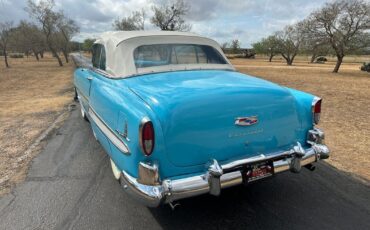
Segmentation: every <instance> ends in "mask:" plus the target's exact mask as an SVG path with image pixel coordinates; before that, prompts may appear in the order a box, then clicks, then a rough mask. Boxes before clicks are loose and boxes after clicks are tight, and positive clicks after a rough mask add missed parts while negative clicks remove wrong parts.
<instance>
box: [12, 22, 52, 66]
mask: <svg viewBox="0 0 370 230" xmlns="http://www.w3.org/2000/svg"><path fill="white" fill-rule="evenodd" d="M13 37H14V39H13V41H12V47H14V49H15V50H18V51H19V52H23V53H26V54H28V53H30V51H32V53H33V54H34V56H35V58H36V60H37V61H38V60H39V55H40V56H41V55H42V53H43V51H44V50H45V39H44V36H43V33H42V31H41V30H40V29H39V28H38V27H37V26H36V25H34V24H32V23H29V22H27V21H20V23H19V25H18V26H17V27H16V28H14V36H13Z"/></svg>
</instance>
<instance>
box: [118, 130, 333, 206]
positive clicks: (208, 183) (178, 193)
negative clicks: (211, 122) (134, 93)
mask: <svg viewBox="0 0 370 230" xmlns="http://www.w3.org/2000/svg"><path fill="white" fill-rule="evenodd" d="M318 131H321V130H318ZM320 134H323V133H322V132H321V133H320ZM322 137H323V136H322ZM317 140H319V141H320V142H321V141H322V140H321V138H318V139H316V141H317ZM309 143H310V144H311V147H310V148H307V149H304V148H302V146H301V145H300V144H299V143H297V145H296V146H294V147H293V148H292V149H291V150H288V151H284V152H279V153H274V154H269V155H263V154H261V155H259V156H255V157H250V158H245V159H240V160H236V161H231V162H227V163H225V164H219V163H218V162H217V161H216V160H214V159H213V160H212V161H211V162H210V163H209V164H208V165H207V167H206V170H205V172H204V173H203V174H200V175H196V176H189V177H185V178H182V179H176V180H163V181H162V182H161V183H159V182H158V183H157V184H155V183H151V184H154V185H145V184H142V183H140V182H141V181H148V180H147V178H134V177H132V176H130V175H129V174H127V173H126V172H124V171H123V172H122V174H121V185H122V186H123V188H124V189H125V190H126V191H127V192H128V193H129V194H131V195H132V196H133V197H134V198H136V199H137V200H139V201H140V202H142V203H144V205H146V206H149V207H156V206H158V205H160V204H163V203H170V202H172V201H176V200H179V199H183V198H187V197H192V196H197V195H201V194H205V193H210V194H212V195H216V196H217V195H219V194H220V192H221V189H223V188H228V187H231V186H235V185H239V184H242V182H243V176H242V173H241V167H242V166H245V165H249V164H255V163H258V162H264V161H272V162H273V165H274V173H275V174H276V173H280V172H284V171H289V170H290V171H292V172H296V173H298V172H299V171H300V170H301V167H302V166H312V164H313V163H315V162H317V161H319V160H320V159H326V158H328V157H329V149H328V147H327V146H326V145H324V144H318V143H314V142H311V141H309ZM139 167H141V169H139V171H140V170H141V171H142V172H144V173H143V174H142V175H143V176H142V177H145V176H147V175H151V176H152V177H153V176H156V177H157V176H158V168H157V167H153V166H150V165H149V166H148V165H145V164H143V163H141V164H140V165H139ZM143 167H145V169H150V170H152V171H150V172H149V173H145V169H143ZM153 170H155V171H153ZM139 174H140V173H139ZM139 177H140V175H139ZM143 179H144V180H143ZM145 179H146V180H145Z"/></svg>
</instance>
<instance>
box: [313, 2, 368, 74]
mask: <svg viewBox="0 0 370 230" xmlns="http://www.w3.org/2000/svg"><path fill="white" fill-rule="evenodd" d="M309 20H310V21H311V23H312V24H313V25H314V26H312V27H311V31H310V32H311V34H313V36H315V37H317V38H319V39H320V40H321V41H324V42H328V43H329V44H330V45H331V47H332V48H333V50H334V52H335V54H336V56H337V63H336V65H335V67H334V70H333V72H334V73H337V72H338V71H339V68H340V66H341V64H342V62H343V58H344V56H345V55H346V54H348V52H350V51H355V50H358V49H361V48H364V47H366V46H367V45H369V44H368V42H369V39H368V36H369V34H368V33H366V30H368V29H370V3H369V2H365V1H362V0H343V1H336V2H331V3H326V5H325V6H324V7H323V8H322V9H320V10H318V11H315V12H313V13H312V14H311V15H310V16H309Z"/></svg>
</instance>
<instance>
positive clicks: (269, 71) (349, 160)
mask: <svg viewBox="0 0 370 230" xmlns="http://www.w3.org/2000/svg"><path fill="white" fill-rule="evenodd" d="M302 59H303V58H301V59H298V61H297V62H295V63H294V65H293V66H287V65H286V64H285V63H284V62H283V61H281V60H278V61H274V62H272V63H269V62H267V61H266V59H263V60H262V59H256V60H248V59H233V60H231V61H232V63H233V64H234V65H235V66H236V68H237V69H238V70H239V71H241V72H243V73H247V74H250V75H253V76H258V77H261V78H264V79H266V80H269V81H272V82H276V83H278V84H281V85H284V86H287V87H291V88H295V89H298V90H302V91H305V92H309V93H312V94H314V95H317V96H319V97H322V98H323V110H322V117H321V123H320V127H321V128H323V129H324V130H325V133H326V143H327V144H328V146H329V147H330V149H331V150H332V155H331V157H330V159H329V160H328V162H329V163H331V164H332V165H334V166H335V167H337V168H339V169H341V170H343V171H346V172H350V173H354V174H356V175H358V176H360V177H362V178H365V179H367V180H370V170H369V169H370V119H369V118H370V74H369V73H367V72H363V71H360V70H359V67H360V66H361V64H360V63H344V64H343V65H342V67H341V69H340V73H338V74H334V73H331V71H332V70H333V68H334V65H335V63H334V62H328V63H326V64H309V63H308V61H306V60H304V59H303V60H302Z"/></svg>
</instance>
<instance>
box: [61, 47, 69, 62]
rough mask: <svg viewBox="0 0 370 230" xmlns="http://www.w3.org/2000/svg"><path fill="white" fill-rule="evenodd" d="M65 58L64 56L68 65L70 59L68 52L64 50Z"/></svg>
mask: <svg viewBox="0 0 370 230" xmlns="http://www.w3.org/2000/svg"><path fill="white" fill-rule="evenodd" d="M62 53H63V56H64V59H65V60H66V63H68V62H69V59H68V52H67V51H65V50H63V52H62Z"/></svg>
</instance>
